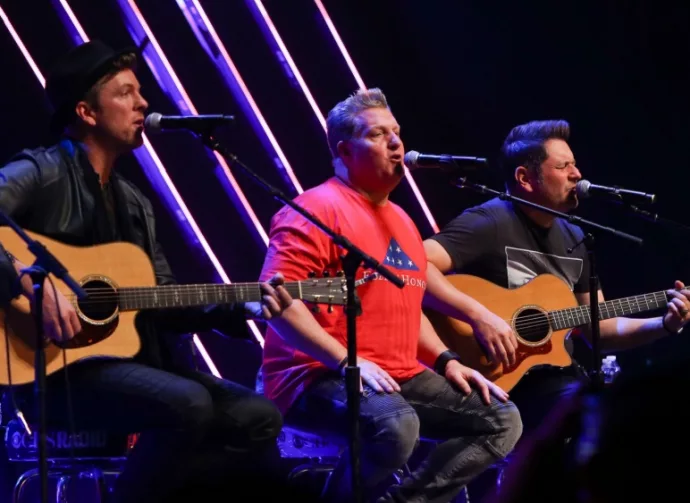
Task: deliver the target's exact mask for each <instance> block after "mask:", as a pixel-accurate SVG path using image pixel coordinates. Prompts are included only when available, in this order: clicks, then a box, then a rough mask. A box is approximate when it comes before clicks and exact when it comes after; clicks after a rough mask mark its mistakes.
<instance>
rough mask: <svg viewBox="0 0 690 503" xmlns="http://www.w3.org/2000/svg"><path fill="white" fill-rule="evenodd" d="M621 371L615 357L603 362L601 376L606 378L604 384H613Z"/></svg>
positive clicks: (608, 357) (607, 358) (609, 357)
mask: <svg viewBox="0 0 690 503" xmlns="http://www.w3.org/2000/svg"><path fill="white" fill-rule="evenodd" d="M620 371H621V368H620V365H618V362H617V361H616V357H615V356H613V355H611V356H607V357H606V358H604V359H603V360H602V362H601V375H602V377H603V378H604V384H611V383H612V382H613V380H614V379H615V378H616V376H617V375H618V374H619V372H620Z"/></svg>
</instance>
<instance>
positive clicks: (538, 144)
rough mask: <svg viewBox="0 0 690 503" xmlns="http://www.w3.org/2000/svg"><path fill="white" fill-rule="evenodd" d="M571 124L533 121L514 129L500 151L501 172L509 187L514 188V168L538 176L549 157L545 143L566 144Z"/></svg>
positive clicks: (561, 121) (555, 121) (554, 121)
mask: <svg viewBox="0 0 690 503" xmlns="http://www.w3.org/2000/svg"><path fill="white" fill-rule="evenodd" d="M569 137H570V124H568V122H567V121H565V120H546V121H532V122H528V123H526V124H520V125H519V126H515V127H514V128H513V129H512V130H511V131H510V133H508V136H507V137H506V139H505V141H504V142H503V146H502V147H501V162H500V165H501V170H502V172H503V178H504V180H505V183H506V185H507V186H508V187H512V186H513V185H514V184H515V176H514V173H515V168H517V167H518V166H524V167H526V168H527V169H529V170H532V171H534V172H535V173H537V174H539V173H540V169H541V164H542V163H543V162H544V161H545V160H546V158H547V157H548V154H547V152H546V148H544V143H546V142H547V141H548V140H552V139H558V140H563V141H568V138H569Z"/></svg>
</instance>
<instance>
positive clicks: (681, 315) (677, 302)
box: [663, 281, 690, 332]
mask: <svg viewBox="0 0 690 503" xmlns="http://www.w3.org/2000/svg"><path fill="white" fill-rule="evenodd" d="M667 293H668V295H669V296H670V297H672V298H671V300H670V301H669V303H668V312H667V313H666V314H665V315H664V318H663V324H664V327H665V328H666V330H668V331H671V332H678V331H679V330H680V329H681V328H683V327H684V326H685V324H686V323H688V321H690V300H688V299H689V298H690V289H688V288H686V286H685V285H684V284H683V283H682V282H680V281H676V282H675V284H674V289H673V290H668V292H667Z"/></svg>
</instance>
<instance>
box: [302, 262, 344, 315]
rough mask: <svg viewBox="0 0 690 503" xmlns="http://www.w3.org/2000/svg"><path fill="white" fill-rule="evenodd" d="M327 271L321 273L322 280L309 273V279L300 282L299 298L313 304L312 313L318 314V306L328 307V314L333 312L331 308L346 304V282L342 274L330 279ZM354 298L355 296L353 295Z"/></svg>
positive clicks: (339, 273)
mask: <svg viewBox="0 0 690 503" xmlns="http://www.w3.org/2000/svg"><path fill="white" fill-rule="evenodd" d="M330 276H331V275H330V272H329V271H324V272H323V277H322V278H317V277H316V273H314V272H311V273H309V279H305V280H302V281H300V282H299V283H300V287H299V294H300V295H299V298H300V299H301V300H302V301H303V302H305V303H308V304H314V306H313V307H312V311H313V312H316V313H318V312H319V311H320V310H321V309H320V307H319V306H320V305H323V304H325V305H328V312H329V313H332V312H333V306H344V305H345V304H347V282H346V279H345V276H344V275H343V274H342V272H338V273H336V275H335V276H334V277H330ZM355 296H356V294H355Z"/></svg>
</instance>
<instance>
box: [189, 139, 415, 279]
mask: <svg viewBox="0 0 690 503" xmlns="http://www.w3.org/2000/svg"><path fill="white" fill-rule="evenodd" d="M200 138H201V139H202V141H203V142H204V144H205V145H206V146H207V147H209V148H210V149H212V150H215V151H216V152H218V153H219V154H220V155H222V156H223V157H225V158H226V159H227V160H228V162H230V164H231V165H233V166H238V167H240V168H242V171H244V173H245V174H247V175H249V176H250V177H251V178H252V179H253V180H254V181H255V182H257V183H258V184H259V185H260V186H261V187H262V188H263V189H264V190H266V192H268V193H269V194H271V195H272V196H273V197H274V198H275V199H277V200H278V201H280V202H282V203H283V204H286V205H288V206H290V207H291V208H292V209H294V210H295V211H296V212H298V213H299V214H300V215H302V216H303V217H304V218H306V219H307V220H309V221H310V222H312V223H313V224H314V225H316V226H317V227H318V228H319V229H321V230H322V231H323V232H325V233H326V234H327V235H328V236H330V238H331V239H332V240H333V242H335V243H336V244H337V245H338V246H340V247H341V248H344V249H346V250H347V251H348V252H349V253H355V254H357V255H358V256H359V257H361V259H362V262H363V263H364V264H365V265H367V266H368V267H369V268H371V269H374V270H375V271H376V272H377V273H379V274H380V275H381V276H383V277H384V278H386V279H387V280H388V281H390V282H391V283H393V284H394V285H395V286H397V287H398V288H402V287H403V286H404V282H403V280H402V279H400V278H399V277H398V276H396V275H395V274H393V273H392V272H390V271H389V270H388V269H386V268H385V267H384V266H383V265H382V264H381V263H380V262H379V261H378V260H376V259H375V258H373V257H371V256H370V255H367V254H366V253H364V252H363V251H362V250H360V249H359V248H358V247H356V246H355V245H353V244H352V243H351V242H350V240H349V239H347V238H346V237H345V236H342V235H340V234H338V233H336V232H335V231H333V230H332V229H331V228H330V227H328V226H327V225H326V224H324V223H323V222H321V220H319V219H318V218H317V217H316V216H314V215H312V214H311V213H309V212H308V211H306V210H305V209H304V208H302V207H301V206H299V205H298V204H297V203H295V202H294V201H293V200H292V199H290V198H288V197H287V196H286V195H285V194H284V193H283V192H282V191H280V190H279V189H277V188H276V187H273V186H272V185H271V184H269V183H268V182H267V181H266V180H264V179H263V178H261V177H260V176H259V175H258V174H256V173H255V172H254V171H252V170H251V169H249V168H248V167H247V166H245V165H244V164H243V163H242V162H241V161H240V160H239V159H238V158H237V156H236V155H235V154H233V153H231V152H229V151H228V150H227V149H226V148H225V147H223V145H221V144H220V142H219V141H218V140H217V139H216V138H215V137H213V135H210V134H204V135H200Z"/></svg>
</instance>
